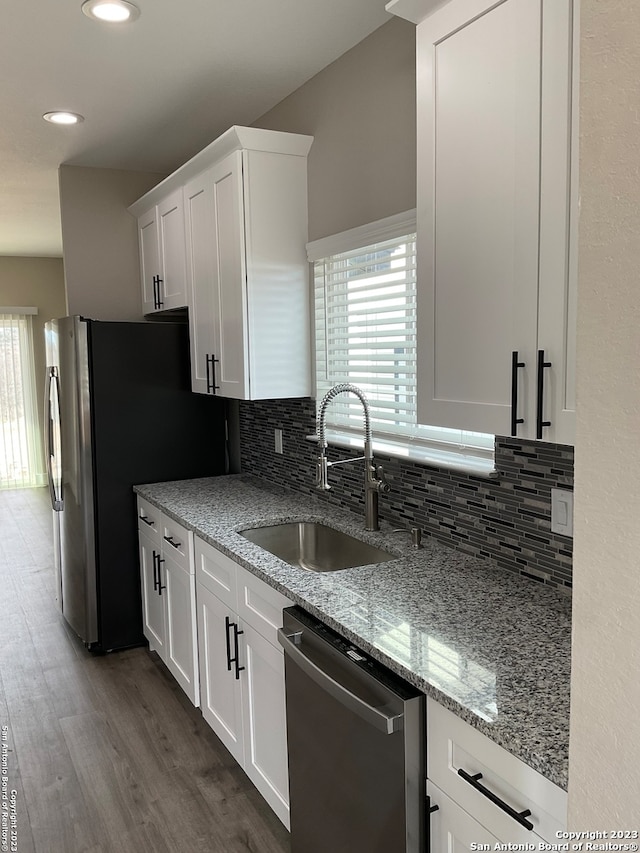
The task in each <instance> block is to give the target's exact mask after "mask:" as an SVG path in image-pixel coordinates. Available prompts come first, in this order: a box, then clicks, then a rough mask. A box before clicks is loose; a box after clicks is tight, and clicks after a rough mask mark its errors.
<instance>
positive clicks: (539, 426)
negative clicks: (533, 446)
mask: <svg viewBox="0 0 640 853" xmlns="http://www.w3.org/2000/svg"><path fill="white" fill-rule="evenodd" d="M546 367H551V362H550V361H545V360H544V350H543V349H539V350H538V377H537V378H538V406H537V413H536V438H542V430H543V428H544V427H550V426H551V421H545V420H543V417H544V414H543V410H544V371H545V368H546Z"/></svg>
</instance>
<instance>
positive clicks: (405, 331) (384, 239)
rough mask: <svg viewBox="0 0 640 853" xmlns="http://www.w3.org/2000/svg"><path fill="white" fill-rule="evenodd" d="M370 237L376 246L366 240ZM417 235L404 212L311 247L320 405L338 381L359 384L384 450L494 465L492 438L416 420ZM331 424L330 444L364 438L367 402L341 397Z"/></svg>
mask: <svg viewBox="0 0 640 853" xmlns="http://www.w3.org/2000/svg"><path fill="white" fill-rule="evenodd" d="M407 224H412V225H413V229H412V230H408V229H407ZM367 237H369V238H371V237H373V240H371V242H367V243H365V242H364V240H365V238H367ZM415 239H416V235H415V224H414V222H413V221H412V220H411V219H408V218H407V216H406V215H405V216H403V217H393V218H391V219H390V220H383V221H382V222H381V223H374V224H373V225H372V226H365V228H359V229H354V231H353V232H346V233H344V234H341V235H337V237H336V238H325V239H324V240H320V241H318V242H317V243H313V244H310V245H309V246H308V252H309V257H310V259H312V260H314V289H315V344H316V393H317V400H318V401H320V400H321V399H322V397H323V396H324V394H325V393H326V392H327V391H328V390H329V388H331V387H332V386H333V385H335V384H336V383H338V382H351V383H353V384H354V385H357V386H359V387H360V388H361V389H362V390H363V391H364V393H365V394H366V396H367V398H368V400H369V403H370V406H371V422H372V428H373V435H374V440H376V439H377V441H375V443H376V444H377V445H378V447H379V448H380V449H384V447H383V445H384V444H385V443H388V445H389V450H390V452H393V453H394V455H406V456H419V457H420V458H423V459H427V456H428V453H429V451H431V452H432V453H433V454H435V455H434V456H433V458H432V461H434V462H438V463H439V464H447V463H452V466H453V467H467V464H466V463H467V462H469V461H471V462H472V464H473V460H476V461H478V462H479V464H480V467H481V468H487V465H488V466H489V467H492V462H493V449H494V437H493V436H492V435H484V434H479V433H472V432H467V431H463V430H457V429H443V428H439V427H430V426H427V425H420V424H418V423H417V416H416V396H417V385H416V358H417V355H416V344H417V341H416V244H415ZM350 242H351V243H352V245H353V248H351V247H350V246H349V243H350ZM332 248H337V249H339V250H338V251H331V249H332ZM327 425H328V428H329V433H328V435H329V437H330V438H331V437H333V438H336V436H337V437H338V438H342V439H347V440H348V439H349V437H350V436H353V438H354V440H355V438H356V437H358V438H361V437H362V407H361V405H360V403H359V401H358V400H357V399H356V398H355V397H354V396H353V395H349V394H342V395H340V396H338V397H336V398H335V399H334V400H333V401H332V403H331V405H330V407H329V408H328V410H327ZM332 431H334V432H335V435H333V436H332ZM347 443H349V442H348V441H347ZM392 448H393V449H392ZM418 449H419V451H418V452H415V451H416V450H418ZM425 451H426V455H425ZM467 457H472V459H471V460H469V459H467ZM427 461H428V459H427Z"/></svg>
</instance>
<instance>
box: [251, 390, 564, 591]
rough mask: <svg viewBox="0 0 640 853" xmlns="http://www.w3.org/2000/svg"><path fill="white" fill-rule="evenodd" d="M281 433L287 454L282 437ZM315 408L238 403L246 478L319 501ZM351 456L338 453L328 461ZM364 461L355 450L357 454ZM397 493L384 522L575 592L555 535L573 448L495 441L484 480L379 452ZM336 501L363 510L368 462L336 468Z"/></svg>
mask: <svg viewBox="0 0 640 853" xmlns="http://www.w3.org/2000/svg"><path fill="white" fill-rule="evenodd" d="M276 428H280V429H282V430H283V451H284V452H283V453H282V454H278V453H276V452H275V449H274V430H275V429H276ZM313 432H315V402H314V401H313V400H311V399H309V398H305V399H294V400H266V401H265V400H262V401H258V402H256V401H253V402H242V403H240V452H241V465H242V470H243V471H244V472H247V473H252V474H254V475H256V476H258V477H261V478H262V479H265V480H268V481H270V482H273V483H278V484H279V485H282V486H285V487H287V488H289V489H293V490H297V491H300V492H304V493H305V494H316V495H320V493H319V492H316V490H315V488H314V475H315V454H316V452H317V451H316V446H315V445H314V444H312V443H310V442H308V441H306V438H305V437H306V436H307V435H310V434H311V433H313ZM349 453H350V451H346V450H342V449H340V450H339V451H338V450H330V451H329V458H330V459H342V458H345V456H347V455H348V454H349ZM351 455H352V456H357V455H358V454H357V453H356V452H352V453H351ZM376 459H379V460H380V462H382V463H383V465H384V470H385V475H386V479H387V481H388V483H389V485H390V486H391V491H390V492H389V493H388V494H384V495H380V518H381V520H384V521H388V522H390V523H391V524H392V525H394V526H397V527H420V528H422V529H423V530H424V532H425V534H426V535H430V536H435V537H436V538H437V539H439V540H441V541H442V542H445V543H447V544H449V545H452V546H453V547H455V548H457V549H458V550H460V551H464V552H466V553H469V554H474V555H479V556H487V557H491V558H492V559H494V560H495V561H496V562H497V563H498V564H499V565H500V566H501V567H503V568H505V569H508V570H509V571H512V572H516V573H518V574H522V575H525V576H527V577H529V578H534V579H535V580H538V581H540V582H543V583H546V584H549V585H551V586H555V587H559V588H563V589H565V590H567V591H568V589H569V588H570V587H571V563H572V545H573V542H572V540H571V539H569V538H567V537H565V536H559V535H557V534H555V533H552V532H551V489H552V488H562V489H573V448H572V447H569V446H566V445H558V444H546V443H540V442H534V441H527V440H525V439H517V438H504V437H501V436H497V437H496V467H497V469H498V472H499V477H498V478H496V479H484V478H480V477H472V476H470V475H468V474H462V473H457V472H455V471H448V470H445V469H442V468H431V467H427V466H425V465H421V464H419V463H416V462H409V461H405V460H400V459H394V458H390V457H385V456H383V455H378V454H376ZM330 481H331V485H332V490H331V491H330V492H326V493H324V498H325V499H326V500H328V501H329V502H331V503H333V504H335V505H338V506H345V507H348V508H349V509H353V510H354V511H356V512H358V513H360V512H363V487H362V463H354V464H353V465H344V466H343V465H341V466H338V467H335V468H332V469H331V473H330Z"/></svg>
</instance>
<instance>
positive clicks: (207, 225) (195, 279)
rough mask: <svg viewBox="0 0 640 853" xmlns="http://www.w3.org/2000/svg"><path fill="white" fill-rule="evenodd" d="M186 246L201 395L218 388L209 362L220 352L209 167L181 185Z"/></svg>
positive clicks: (195, 379) (194, 367) (195, 374)
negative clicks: (182, 187) (182, 188)
mask: <svg viewBox="0 0 640 853" xmlns="http://www.w3.org/2000/svg"><path fill="white" fill-rule="evenodd" d="M184 215H185V233H186V244H187V246H186V248H187V299H188V304H189V342H190V347H191V389H192V391H195V392H197V393H200V394H209V393H213V392H214V391H217V390H218V389H216V388H215V387H214V373H213V372H212V367H213V366H214V365H215V367H216V368H217V367H218V365H217V364H215V363H214V362H212V361H211V359H212V358H213V357H214V356H215V353H218V356H217V357H218V358H219V354H220V347H219V345H218V341H219V316H218V308H219V302H220V300H219V292H218V269H217V257H218V233H217V229H216V223H215V182H214V178H213V176H212V175H211V170H207V171H206V172H204V173H203V174H202V175H198V176H197V177H196V178H194V179H193V180H192V181H189V183H188V184H187V185H186V186H185V188H184Z"/></svg>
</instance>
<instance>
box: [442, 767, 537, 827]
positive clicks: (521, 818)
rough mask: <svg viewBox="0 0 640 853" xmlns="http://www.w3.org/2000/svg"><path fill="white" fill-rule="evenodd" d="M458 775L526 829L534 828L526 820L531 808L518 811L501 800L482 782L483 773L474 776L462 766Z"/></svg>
mask: <svg viewBox="0 0 640 853" xmlns="http://www.w3.org/2000/svg"><path fill="white" fill-rule="evenodd" d="M458 776H462V778H463V779H464V781H465V782H468V783H469V784H470V785H471V786H472V787H473V788H475V789H476V791H479V792H480V793H481V794H482V795H483V796H485V797H486V798H487V799H488V800H491V802H492V803H493V804H494V805H496V806H498V808H500V809H502V811H503V812H506V813H507V814H508V815H509V817H512V818H513V819H514V820H515V821H516V822H517V823H519V824H520V826H524V828H525V829H533V824H532V823H531V821H530V820H526V818H528V817H529V815H530V814H531V809H525V810H524V811H522V812H517V811H516V810H515V809H514V808H512V807H511V806H510V805H509V804H508V803H505V801H504V800H501V799H500V797H498V796H497V795H496V794H494V793H493V791H490V790H489V789H488V788H485V786H484V785H481V784H480V781H479V780H480V779H482V773H474V775H473V776H472V775H471V774H470V773H467V771H466V770H463V769H462V767H460V768H459V769H458Z"/></svg>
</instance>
